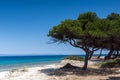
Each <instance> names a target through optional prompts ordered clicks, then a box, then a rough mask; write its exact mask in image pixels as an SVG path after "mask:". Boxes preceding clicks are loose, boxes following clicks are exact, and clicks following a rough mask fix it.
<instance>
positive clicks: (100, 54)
mask: <svg viewBox="0 0 120 80" xmlns="http://www.w3.org/2000/svg"><path fill="white" fill-rule="evenodd" d="M101 54H102V49H101V50H100V54H99V56H98V58H100V56H101Z"/></svg>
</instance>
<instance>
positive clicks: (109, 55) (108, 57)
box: [104, 49, 114, 60]
mask: <svg viewBox="0 0 120 80" xmlns="http://www.w3.org/2000/svg"><path fill="white" fill-rule="evenodd" d="M113 52H114V50H112V49H111V50H110V52H109V53H108V55H107V56H105V58H104V60H108V59H110V58H111V56H112V53H113Z"/></svg>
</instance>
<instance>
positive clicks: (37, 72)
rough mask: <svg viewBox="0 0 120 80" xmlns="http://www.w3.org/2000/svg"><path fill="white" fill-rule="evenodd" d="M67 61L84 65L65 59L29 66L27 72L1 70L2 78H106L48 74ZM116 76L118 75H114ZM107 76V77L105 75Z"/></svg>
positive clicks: (88, 79) (69, 79)
mask: <svg viewBox="0 0 120 80" xmlns="http://www.w3.org/2000/svg"><path fill="white" fill-rule="evenodd" d="M66 63H71V64H72V65H75V66H80V67H82V66H83V62H79V61H70V60H64V61H61V62H60V63H58V64H51V65H45V66H38V67H31V68H28V71H27V72H24V71H21V70H22V69H19V70H15V71H14V72H10V71H5V72H0V80H100V79H101V78H102V79H104V77H105V76H104V77H103V76H91V75H90V76H77V75H69V74H68V75H64V76H56V75H52V76H51V75H47V73H50V72H51V69H57V68H60V67H62V66H64V65H65V64H66ZM92 64H94V62H89V65H92ZM41 70H46V72H42V71H41ZM114 76H116V75H114ZM105 78H106V77H105Z"/></svg>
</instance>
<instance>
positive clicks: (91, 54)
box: [88, 52, 93, 60]
mask: <svg viewBox="0 0 120 80" xmlns="http://www.w3.org/2000/svg"><path fill="white" fill-rule="evenodd" d="M92 56H93V52H91V53H90V56H89V58H88V59H89V60H90V59H91V58H92Z"/></svg>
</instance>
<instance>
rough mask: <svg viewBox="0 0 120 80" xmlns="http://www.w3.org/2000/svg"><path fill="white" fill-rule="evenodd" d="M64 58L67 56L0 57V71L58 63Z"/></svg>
mask: <svg viewBox="0 0 120 80" xmlns="http://www.w3.org/2000/svg"><path fill="white" fill-rule="evenodd" d="M66 56H68V55H45V56H38V55H37V56H0V71H5V70H11V69H16V68H23V67H24V66H27V67H34V66H38V65H47V64H52V63H58V62H59V61H61V60H62V59H63V58H64V57H66ZM81 56H83V57H84V55H81Z"/></svg>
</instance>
